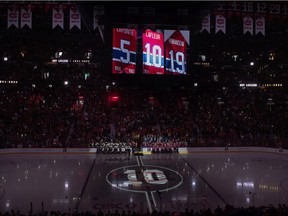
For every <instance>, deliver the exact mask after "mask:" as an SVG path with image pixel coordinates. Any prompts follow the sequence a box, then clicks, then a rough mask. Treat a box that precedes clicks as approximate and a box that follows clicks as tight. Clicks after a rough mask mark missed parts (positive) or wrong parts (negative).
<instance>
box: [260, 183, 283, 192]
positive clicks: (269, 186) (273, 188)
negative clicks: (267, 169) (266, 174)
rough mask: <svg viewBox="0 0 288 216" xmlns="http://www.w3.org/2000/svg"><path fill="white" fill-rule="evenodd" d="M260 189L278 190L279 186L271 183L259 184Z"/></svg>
mask: <svg viewBox="0 0 288 216" xmlns="http://www.w3.org/2000/svg"><path fill="white" fill-rule="evenodd" d="M259 188H260V189H265V190H271V191H279V187H277V186H273V185H266V184H259Z"/></svg>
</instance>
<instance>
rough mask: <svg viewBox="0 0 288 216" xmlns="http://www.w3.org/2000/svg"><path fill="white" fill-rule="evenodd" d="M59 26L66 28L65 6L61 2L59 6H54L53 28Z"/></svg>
mask: <svg viewBox="0 0 288 216" xmlns="http://www.w3.org/2000/svg"><path fill="white" fill-rule="evenodd" d="M57 26H59V27H60V28H61V29H63V28H64V12H63V7H62V5H61V4H59V6H58V8H53V13H52V28H53V29H54V28H55V27H57Z"/></svg>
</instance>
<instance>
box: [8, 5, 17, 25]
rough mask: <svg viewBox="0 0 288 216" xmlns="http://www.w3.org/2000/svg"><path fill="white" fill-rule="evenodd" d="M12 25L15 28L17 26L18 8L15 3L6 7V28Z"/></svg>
mask: <svg viewBox="0 0 288 216" xmlns="http://www.w3.org/2000/svg"><path fill="white" fill-rule="evenodd" d="M13 25H14V26H15V27H16V28H17V29H18V28H19V10H18V8H16V7H15V5H12V6H11V7H8V8H7V28H10V27H11V26H13Z"/></svg>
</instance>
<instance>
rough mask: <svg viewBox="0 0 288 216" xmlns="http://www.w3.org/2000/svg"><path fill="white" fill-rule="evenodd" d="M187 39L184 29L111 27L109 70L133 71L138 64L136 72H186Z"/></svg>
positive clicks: (183, 73)
mask: <svg viewBox="0 0 288 216" xmlns="http://www.w3.org/2000/svg"><path fill="white" fill-rule="evenodd" d="M189 39H190V34H189V31H187V30H186V31H182V30H160V29H158V30H155V31H154V30H151V29H142V30H138V31H137V30H136V29H134V28H113V43H112V44H113V57H112V73H113V74H136V65H137V64H141V65H142V70H141V71H138V72H137V73H138V74H156V75H168V74H170V75H171V74H172V75H185V74H187V61H186V59H187V54H186V53H187V52H186V50H187V46H189ZM137 50H141V51H138V52H137ZM137 56H138V57H140V58H137ZM137 59H142V62H139V60H137Z"/></svg>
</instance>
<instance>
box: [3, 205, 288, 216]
mask: <svg viewBox="0 0 288 216" xmlns="http://www.w3.org/2000/svg"><path fill="white" fill-rule="evenodd" d="M32 215H33V216H65V215H66V216H287V215H288V206H287V205H286V204H281V205H280V204H279V205H278V206H277V207H276V206H273V205H269V206H259V207H255V206H251V207H248V208H243V207H241V208H236V207H233V206H230V205H227V206H226V207H225V208H221V207H219V206H218V207H217V208H216V209H215V210H211V209H210V208H208V209H203V210H199V211H196V210H193V209H185V210H184V211H176V212H174V211H157V210H154V211H153V212H151V213H150V212H149V211H148V210H147V212H144V213H143V212H139V211H137V212H136V211H131V210H127V211H125V210H123V211H120V210H115V211H113V210H107V212H104V211H102V210H99V211H98V212H97V213H92V212H91V211H86V212H73V213H63V212H60V211H50V212H48V211H45V212H41V213H37V214H29V216H32ZM0 216H25V214H22V213H21V212H19V211H17V212H15V211H14V210H11V211H7V212H3V213H1V212H0Z"/></svg>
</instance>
